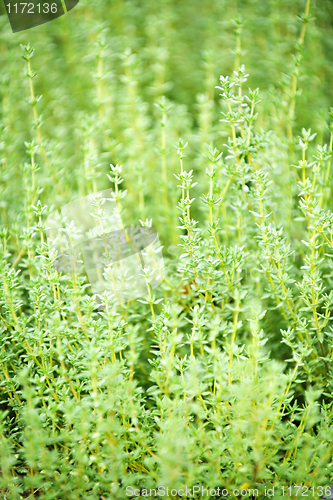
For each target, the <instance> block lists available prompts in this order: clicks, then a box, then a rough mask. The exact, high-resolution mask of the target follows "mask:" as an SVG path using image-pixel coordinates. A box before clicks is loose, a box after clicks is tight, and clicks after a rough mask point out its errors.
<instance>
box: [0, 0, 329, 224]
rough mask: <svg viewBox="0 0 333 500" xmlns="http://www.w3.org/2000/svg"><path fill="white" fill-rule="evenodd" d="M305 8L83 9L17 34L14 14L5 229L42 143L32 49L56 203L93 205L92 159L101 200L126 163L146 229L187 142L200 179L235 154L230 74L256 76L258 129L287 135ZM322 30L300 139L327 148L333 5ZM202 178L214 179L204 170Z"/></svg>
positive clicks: (311, 53)
mask: <svg viewBox="0 0 333 500" xmlns="http://www.w3.org/2000/svg"><path fill="white" fill-rule="evenodd" d="M304 8H305V2H304V1H301V0H297V1H293V2H290V1H289V0H279V1H278V0H269V1H261V0H260V1H258V0H251V1H250V0H249V1H244V0H243V1H238V2H235V1H231V0H200V1H199V0H191V1H189V0H184V1H181V2H177V1H174V0H162V1H160V2H152V1H150V0H148V1H145V2H142V1H135V0H129V1H121V0H114V1H112V2H111V1H85V0H83V1H81V2H80V4H79V5H78V6H77V7H76V8H75V9H74V10H73V11H71V12H70V13H69V14H68V15H66V16H63V17H61V18H59V19H57V20H55V21H53V22H52V23H48V24H45V25H43V26H40V27H37V28H34V29H32V30H28V31H25V32H21V33H16V34H13V33H12V32H11V30H10V26H9V23H8V20H7V18H6V16H5V15H4V14H3V15H2V16H1V17H0V23H1V40H0V54H1V61H2V64H1V66H2V72H1V103H2V106H1V128H2V148H4V149H5V150H6V152H5V153H4V156H5V157H6V158H10V165H9V166H10V169H9V170H8V169H7V171H6V172H7V173H6V176H7V177H8V178H7V179H4V180H3V181H4V184H3V187H2V189H6V190H7V191H8V190H9V192H8V195H9V196H6V200H7V201H2V205H1V208H2V217H3V218H4V219H5V220H8V222H9V221H11V222H13V221H14V220H16V217H17V215H18V206H17V199H18V198H17V196H16V194H17V192H18V191H17V190H18V189H19V188H21V189H22V196H23V189H24V188H23V184H22V165H23V163H24V162H25V161H26V154H25V149H26V148H25V145H24V143H25V141H30V140H31V139H32V138H33V137H34V136H35V131H34V130H33V126H34V120H33V115H32V109H31V104H29V99H30V91H29V82H28V79H27V78H26V77H25V75H24V73H25V71H26V65H25V61H23V60H22V57H21V56H22V50H21V47H20V44H23V45H26V44H27V43H31V45H32V46H33V47H34V48H35V56H34V59H33V63H32V66H33V70H34V71H35V72H36V73H37V77H36V78H35V79H34V86H35V93H36V94H37V95H42V99H41V100H40V102H38V104H37V109H38V112H39V115H41V119H42V122H43V123H42V125H41V131H42V135H43V140H45V141H47V151H48V154H49V159H50V164H51V165H52V175H49V174H48V175H45V169H44V167H43V168H42V170H41V171H40V172H39V174H38V175H39V183H40V185H41V186H42V187H43V188H44V195H43V196H45V199H47V197H48V194H49V193H50V192H52V194H53V195H54V201H55V202H56V204H62V203H63V201H64V198H66V197H67V196H68V193H69V189H70V195H71V197H73V193H74V192H75V191H80V192H81V193H82V192H83V191H84V189H85V188H84V186H83V184H84V183H83V181H82V179H83V177H82V171H83V168H84V163H85V159H86V160H87V158H88V157H89V158H88V161H86V170H85V175H88V176H90V177H92V176H94V177H96V176H99V180H98V188H99V189H102V188H103V187H104V185H105V182H106V176H105V175H102V174H105V172H106V171H107V169H108V165H109V163H113V164H116V163H120V164H122V163H126V168H125V169H124V176H125V182H126V184H127V186H126V187H128V188H129V189H131V186H132V181H134V183H133V184H134V185H136V186H137V187H138V189H132V191H134V194H135V195H136V197H137V202H138V203H133V205H134V206H133V207H132V209H131V210H133V209H134V214H133V215H134V217H136V216H138V215H141V216H144V215H147V214H148V212H150V211H151V210H154V211H157V214H156V215H158V209H157V205H158V203H157V201H158V198H155V199H154V192H155V194H156V195H157V196H158V190H157V191H156V190H155V191H154V189H152V188H153V186H154V185H156V184H157V185H158V183H159V182H160V179H159V169H156V168H155V166H156V165H160V164H161V161H162V158H161V157H162V156H163V153H165V154H166V160H167V169H168V172H169V174H168V177H169V180H171V181H172V178H173V175H172V174H173V173H174V172H178V160H177V158H176V156H175V155H174V154H173V153H174V150H173V148H172V145H173V144H175V143H176V141H177V140H178V137H179V136H181V137H183V136H184V140H186V141H190V144H191V156H192V157H191V159H192V161H193V166H194V167H195V168H196V166H197V167H198V165H199V167H200V165H201V166H202V159H201V156H200V153H201V152H202V150H203V145H204V144H205V143H208V144H210V143H213V142H214V145H215V146H216V147H218V148H220V149H223V144H224V142H225V136H226V135H227V133H226V132H225V130H226V129H227V127H228V126H227V125H225V124H221V123H220V121H219V120H220V118H221V115H220V111H221V106H220V103H219V101H220V98H219V94H218V91H217V90H216V89H215V86H216V85H217V84H218V77H219V76H220V74H223V75H229V74H232V72H233V70H235V69H237V68H238V67H239V66H240V65H241V64H245V68H246V72H247V73H249V80H248V85H249V86H250V87H251V88H252V89H253V88H256V87H260V92H261V94H260V98H261V103H260V104H259V106H258V113H259V117H258V120H257V124H256V127H257V129H260V128H263V129H264V130H268V129H273V130H275V131H277V132H279V130H281V127H283V123H284V120H285V115H286V110H287V104H286V101H287V100H288V93H290V88H291V77H292V74H293V71H294V67H295V64H294V57H295V55H296V56H297V50H298V48H297V41H298V37H299V35H300V30H301V25H302V23H301V21H300V19H299V18H298V16H301V15H302V13H303V12H304ZM310 18H311V20H310V22H309V23H308V25H307V32H306V37H305V38H306V39H305V44H304V47H305V50H304V51H303V59H302V61H301V64H300V69H299V71H300V73H299V79H298V93H299V95H298V96H297V101H296V112H295V125H294V130H295V131H296V134H297V133H299V132H300V130H301V128H302V127H305V128H308V127H310V126H311V127H312V129H313V130H314V131H315V132H317V133H318V134H319V137H318V139H319V143H320V142H322V140H323V139H327V138H328V131H327V130H326V129H325V120H326V121H327V117H328V110H329V107H330V105H331V104H332V98H331V97H332V95H331V89H332V88H333V68H332V53H333V26H332V19H333V4H332V2H330V1H329V0H319V1H318V0H317V1H316V2H312V4H311V11H310ZM162 96H165V98H166V101H165V106H166V109H167V111H166V113H167V124H166V127H167V133H166V151H161V149H163V144H162V141H163V138H162V134H161V126H160V125H161V121H162V116H163V112H161V110H160V109H159V108H157V107H156V106H155V104H157V103H159V102H160V100H161V98H162ZM266 96H268V98H267V97H266ZM214 104H215V105H214ZM323 136H325V137H323ZM85 151H86V153H85ZM161 153H162V155H161ZM85 154H86V158H85ZM138 158H139V161H138V160H137V159H138ZM39 163H40V166H41V167H42V163H43V162H42V161H40V162H39ZM88 163H89V165H88ZM87 168H88V169H89V168H90V171H89V172H88V173H87ZM200 170H201V175H202V176H203V177H204V168H200ZM147 172H148V175H147ZM199 175H200V172H199ZM13 179H15V182H11V181H12V180H13ZM55 184H56V185H55ZM60 186H61V187H60ZM13 189H14V190H15V196H14V193H13V191H11V190H13ZM141 191H142V192H143V196H144V198H145V199H146V208H145V210H141V212H140V213H138V211H137V210H136V208H137V207H140V208H143V207H142V197H141V205H140V204H139V193H140V192H141ZM132 201H133V200H132ZM150 202H152V204H151V205H150ZM173 206H175V203H173ZM152 207H153V208H152ZM142 212H144V213H142Z"/></svg>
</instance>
